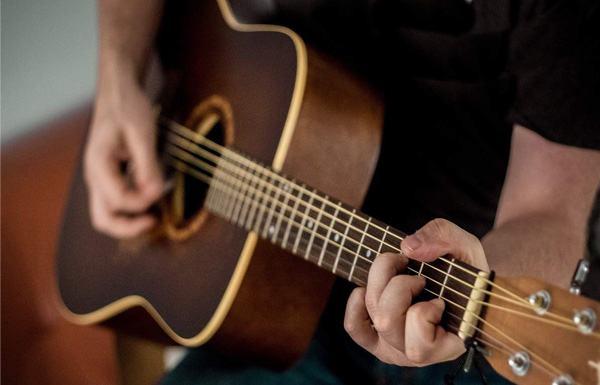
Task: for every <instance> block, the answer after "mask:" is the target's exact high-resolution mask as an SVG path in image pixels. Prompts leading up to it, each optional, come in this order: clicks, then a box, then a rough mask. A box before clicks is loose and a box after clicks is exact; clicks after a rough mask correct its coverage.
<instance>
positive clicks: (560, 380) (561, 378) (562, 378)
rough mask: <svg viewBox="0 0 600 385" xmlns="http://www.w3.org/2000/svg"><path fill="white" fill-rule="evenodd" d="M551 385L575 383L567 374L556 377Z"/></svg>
mask: <svg viewBox="0 0 600 385" xmlns="http://www.w3.org/2000/svg"><path fill="white" fill-rule="evenodd" d="M552 385H575V381H574V380H573V377H571V376H569V375H568V374H563V375H561V376H558V377H556V378H555V379H554V380H553V381H552Z"/></svg>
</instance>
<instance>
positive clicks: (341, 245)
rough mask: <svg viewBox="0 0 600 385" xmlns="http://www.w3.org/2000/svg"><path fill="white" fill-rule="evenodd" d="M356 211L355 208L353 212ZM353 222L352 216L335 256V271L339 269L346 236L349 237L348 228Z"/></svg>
mask: <svg viewBox="0 0 600 385" xmlns="http://www.w3.org/2000/svg"><path fill="white" fill-rule="evenodd" d="M354 212H356V209H354V210H353V211H352V213H353V214H354ZM351 223H352V217H350V221H349V222H348V225H347V226H346V230H345V231H344V235H343V236H342V242H341V243H340V248H339V250H338V253H337V257H336V258H335V265H334V266H333V272H334V273H335V271H336V270H337V266H338V263H339V261H340V255H342V248H343V247H344V243H346V238H347V237H348V230H350V224H351Z"/></svg>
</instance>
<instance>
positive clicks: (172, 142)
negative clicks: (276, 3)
mask: <svg viewBox="0 0 600 385" xmlns="http://www.w3.org/2000/svg"><path fill="white" fill-rule="evenodd" d="M181 7H182V9H179V10H178V12H168V15H167V18H166V20H167V21H166V24H165V26H164V27H163V31H168V32H162V33H161V37H160V38H159V41H160V42H161V44H162V52H163V55H168V57H169V58H176V60H172V62H171V64H170V65H167V66H166V67H167V68H171V69H173V71H172V73H173V74H175V75H174V76H171V77H170V78H171V79H175V80H173V81H171V82H168V84H172V85H173V86H171V87H170V88H169V87H167V92H165V95H166V96H165V97H164V101H163V104H162V105H163V107H162V111H161V112H160V113H159V114H158V117H157V122H158V128H159V130H158V131H159V137H160V140H159V143H160V146H159V147H160V148H159V149H158V150H159V153H160V154H161V157H162V158H163V160H164V164H165V165H166V166H168V169H169V170H170V174H169V175H170V176H169V178H170V180H172V182H173V188H172V190H171V191H170V192H169V193H168V196H166V197H165V199H164V201H163V202H162V203H161V204H160V207H159V208H157V209H158V210H160V217H161V218H162V223H161V225H160V226H159V227H158V228H157V229H156V230H155V231H153V232H152V233H151V234H147V235H145V236H143V237H141V238H139V239H134V240H115V239H112V238H110V237H108V236H105V235H103V234H100V233H98V232H96V231H95V230H94V229H93V227H92V225H91V224H90V219H89V214H88V212H89V211H88V203H87V202H88V197H87V193H86V189H85V183H84V179H83V176H82V170H81V167H80V169H79V171H78V172H77V173H76V176H75V179H74V181H73V185H72V188H71V194H70V197H69V200H68V203H67V207H66V211H65V216H64V222H63V229H62V237H61V241H60V246H59V256H58V262H57V275H58V285H59V290H60V295H61V299H62V302H63V305H64V306H63V313H64V314H65V316H66V317H67V318H68V319H70V320H72V321H73V322H75V323H78V324H91V323H98V322H103V323H108V324H113V325H115V324H118V325H119V327H121V328H126V329H129V330H130V331H131V332H134V333H138V334H140V335H144V336H153V337H154V338H164V337H165V336H166V337H170V338H169V340H174V341H175V342H177V343H179V344H182V345H186V346H198V345H201V344H204V343H206V342H208V341H209V340H210V343H211V344H212V345H213V346H214V348H215V349H221V350H222V351H223V352H225V353H226V354H231V355H235V356H237V357H246V358H249V357H251V358H252V359H253V360H255V361H260V362H261V363H263V364H266V365H271V366H279V367H286V366H289V365H291V364H292V363H293V362H294V361H295V360H297V359H298V358H299V357H300V355H301V354H302V353H303V352H304V350H305V349H306V347H307V346H308V343H309V341H310V339H311V337H312V335H313V333H314V331H315V328H316V326H317V323H318V320H319V317H320V315H321V312H322V311H323V309H324V306H325V303H326V301H327V298H328V295H329V292H330V289H331V286H332V282H333V279H334V275H337V276H339V277H342V278H344V279H347V280H348V281H350V282H353V283H355V284H357V285H365V284H366V282H367V275H368V272H369V268H370V266H371V264H372V263H373V260H374V259H375V257H376V256H377V255H378V254H379V253H383V252H398V251H399V250H400V244H401V242H402V239H403V238H404V236H405V235H404V234H403V233H402V232H400V231H398V230H396V229H393V228H392V227H390V226H388V225H386V224H385V223H382V222H381V221H378V220H377V219H375V218H371V217H369V216H367V215H365V214H363V213H361V212H360V211H359V210H357V209H356V208H357V207H360V205H361V204H362V201H363V199H364V197H365V194H366V192H367V188H368V185H369V183H370V180H371V177H372V174H373V171H374V168H375V165H376V163H377V158H378V151H379V146H380V141H381V127H382V123H383V101H382V98H381V96H380V94H379V93H378V92H377V90H375V89H373V88H372V87H371V86H370V85H369V84H368V83H366V82H365V81H363V80H361V79H360V78H359V77H358V76H357V75H355V74H354V73H353V72H352V71H349V70H348V69H346V68H344V67H343V66H342V65H340V64H339V63H336V62H335V61H332V60H331V59H329V58H327V57H326V56H324V55H322V54H320V53H319V52H317V51H316V50H313V49H311V48H308V47H306V45H305V43H304V42H303V40H302V39H301V38H300V37H299V36H298V35H297V34H296V33H294V32H293V31H291V30H289V29H287V28H284V27H280V26H271V25H249V24H242V23H241V22H239V21H238V19H236V18H235V17H234V15H233V13H232V10H231V8H230V6H229V4H228V3H227V2H226V0H218V1H216V2H210V1H209V2H204V1H192V2H189V4H184V5H182V6H181ZM236 16H237V17H238V18H241V19H243V10H242V11H241V12H239V13H236ZM332 164H333V165H335V167H329V166H330V165H332ZM334 197H335V198H334ZM298 257H299V258H298ZM330 273H333V274H330ZM406 274H414V275H420V276H423V277H425V278H426V281H427V285H426V287H425V289H424V295H423V297H424V299H427V298H431V297H438V298H441V299H443V300H444V301H445V302H446V304H447V305H446V310H445V314H444V318H443V322H442V324H443V326H444V327H445V328H446V330H448V331H451V332H453V333H456V334H457V335H458V336H460V338H462V339H463V340H464V341H465V342H466V344H467V345H468V347H469V348H470V350H469V351H470V352H473V351H478V352H480V353H482V354H483V355H484V356H485V357H486V358H487V360H488V361H489V362H490V363H491V365H492V366H493V367H494V368H495V370H497V371H498V372H499V373H500V374H502V375H503V376H505V377H506V378H508V379H509V380H511V381H513V382H515V383H518V384H548V385H549V384H556V385H569V384H597V383H600V381H599V378H598V376H599V374H598V372H599V363H598V361H599V360H600V330H599V327H598V322H597V317H598V314H599V313H600V304H598V303H597V302H594V301H593V300H591V299H588V298H584V297H581V296H577V295H574V294H571V293H569V292H567V291H565V290H562V289H559V288H556V287H554V286H552V285H550V284H548V283H546V282H541V281H539V280H536V279H531V278H502V277H495V276H494V275H493V273H488V272H483V271H479V270H478V269H476V268H474V267H472V266H469V265H467V264H465V263H462V262H460V261H458V260H456V259H454V258H451V257H449V256H447V257H442V258H439V259H438V260H436V261H435V262H433V263H421V262H417V261H410V263H409V264H408V267H407V269H406Z"/></svg>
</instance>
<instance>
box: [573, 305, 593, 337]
mask: <svg viewBox="0 0 600 385" xmlns="http://www.w3.org/2000/svg"><path fill="white" fill-rule="evenodd" d="M597 321H598V317H597V316H596V313H595V312H594V310H592V309H585V310H582V311H580V312H577V313H575V315H574V316H573V322H574V323H575V325H577V327H578V328H579V330H580V331H581V332H582V333H583V334H591V333H592V332H593V331H594V328H595V327H596V323H597Z"/></svg>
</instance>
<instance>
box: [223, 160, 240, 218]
mask: <svg viewBox="0 0 600 385" xmlns="http://www.w3.org/2000/svg"><path fill="white" fill-rule="evenodd" d="M224 159H225V162H224V163H223V168H224V170H229V169H230V163H229V162H228V161H227V158H224ZM229 175H231V174H229ZM229 178H231V179H233V191H234V193H233V194H231V196H230V199H229V200H228V201H227V203H226V204H225V218H227V220H229V221H231V216H232V215H233V209H234V207H235V205H236V203H237V202H238V199H239V195H240V190H238V186H239V185H240V183H241V181H240V178H237V177H234V176H231V177H229V176H228V179H229ZM240 187H241V186H240Z"/></svg>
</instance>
